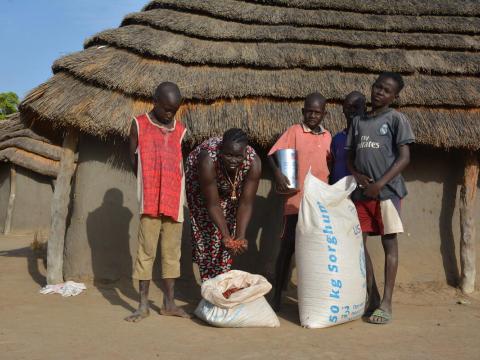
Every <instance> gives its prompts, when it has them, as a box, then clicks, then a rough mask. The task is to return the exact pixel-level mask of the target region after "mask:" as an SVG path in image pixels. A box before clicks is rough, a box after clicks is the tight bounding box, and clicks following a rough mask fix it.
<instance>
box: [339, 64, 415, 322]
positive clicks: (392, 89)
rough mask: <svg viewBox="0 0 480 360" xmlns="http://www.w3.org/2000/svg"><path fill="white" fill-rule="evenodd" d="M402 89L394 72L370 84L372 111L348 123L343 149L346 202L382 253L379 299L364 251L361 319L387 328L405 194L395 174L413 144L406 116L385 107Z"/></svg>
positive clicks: (366, 252)
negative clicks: (350, 189)
mask: <svg viewBox="0 0 480 360" xmlns="http://www.w3.org/2000/svg"><path fill="white" fill-rule="evenodd" d="M403 86H404V83H403V79H402V76H401V75H400V74H397V73H391V72H385V73H382V74H380V76H379V77H378V78H377V80H376V81H375V83H374V84H373V85H372V93H371V103H372V111H371V112H369V113H368V114H367V115H366V116H363V117H356V118H355V119H354V120H353V122H352V125H351V128H350V130H349V133H348V137H347V142H346V146H345V148H346V149H347V150H348V151H349V156H348V168H349V170H350V172H351V173H352V175H353V176H354V177H355V179H356V180H357V183H358V188H357V190H355V192H354V193H353V194H352V200H353V201H354V203H355V206H356V208H357V213H358V218H359V220H360V225H361V227H362V232H363V234H364V241H366V238H367V236H368V235H381V237H382V245H383V249H384V251H385V289H384V294H383V299H380V294H379V292H378V288H377V285H376V282H375V277H374V274H373V267H372V262H371V259H370V256H369V254H368V251H367V249H366V247H365V258H366V267H367V291H368V305H367V309H366V312H365V316H366V317H367V320H368V322H370V323H373V324H387V323H388V322H390V320H391V314H392V294H393V288H394V285H395V277H396V275H397V267H398V242H397V234H398V233H402V232H403V225H402V221H401V219H400V203H401V199H403V198H404V197H405V196H406V195H407V190H406V187H405V181H404V180H403V177H402V175H401V172H402V171H403V170H404V169H405V168H406V166H407V165H408V163H409V162H410V148H409V144H411V143H413V142H414V141H415V137H414V135H413V132H412V129H411V127H410V123H409V121H408V119H407V117H406V116H405V115H404V114H402V113H400V112H397V111H396V110H394V109H392V108H391V107H390V105H391V104H392V103H393V102H394V101H395V99H396V98H397V97H398V95H399V93H400V91H401V90H402V89H403Z"/></svg>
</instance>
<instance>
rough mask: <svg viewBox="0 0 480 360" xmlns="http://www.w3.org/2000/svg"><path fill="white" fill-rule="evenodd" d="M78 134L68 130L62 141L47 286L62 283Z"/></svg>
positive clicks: (53, 211) (54, 197)
mask: <svg viewBox="0 0 480 360" xmlns="http://www.w3.org/2000/svg"><path fill="white" fill-rule="evenodd" d="M77 144H78V134H77V132H76V131H74V130H70V131H69V132H68V133H67V135H66V137H65V139H64V140H63V154H62V156H61V158H60V169H59V172H58V177H57V181H56V186H55V190H54V192H53V198H52V213H51V219H52V220H51V226H50V236H49V238H48V248H47V284H49V285H55V284H59V283H62V282H63V252H64V244H65V232H66V226H67V225H66V224H67V216H68V205H69V203H70V193H71V182H72V177H73V173H74V171H75V150H76V148H77Z"/></svg>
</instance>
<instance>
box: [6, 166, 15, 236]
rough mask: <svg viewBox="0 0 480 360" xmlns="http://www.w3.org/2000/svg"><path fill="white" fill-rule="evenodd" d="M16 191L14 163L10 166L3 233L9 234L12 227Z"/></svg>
mask: <svg viewBox="0 0 480 360" xmlns="http://www.w3.org/2000/svg"><path fill="white" fill-rule="evenodd" d="M16 192H17V170H16V169H15V165H14V164H12V166H11V167H10V197H9V198H8V206H7V217H6V218H5V227H4V228H3V233H4V234H5V235H8V234H10V230H11V228H12V218H13V207H14V205H15V194H16Z"/></svg>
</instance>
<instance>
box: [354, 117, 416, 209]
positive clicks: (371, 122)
mask: <svg viewBox="0 0 480 360" xmlns="http://www.w3.org/2000/svg"><path fill="white" fill-rule="evenodd" d="M413 142H415V135H414V134H413V131H412V128H411V126H410V122H409V121H408V119H407V117H406V116H405V115H404V114H402V113H400V112H398V111H396V110H394V109H387V110H386V111H384V112H382V113H380V114H376V115H375V116H368V115H365V116H364V117H359V116H357V117H356V118H354V119H353V121H352V126H351V127H350V131H349V132H348V136H347V142H346V145H345V149H348V150H354V151H355V168H356V169H357V171H358V172H360V173H362V174H364V175H367V176H369V177H371V178H372V179H373V180H374V181H378V180H379V179H380V178H381V177H382V176H383V175H384V174H385V173H386V172H387V171H388V169H390V167H391V166H392V164H393V163H394V162H395V160H396V159H397V157H398V148H399V146H401V145H405V144H411V143H413ZM406 195H407V188H406V187H405V180H404V179H403V177H402V175H398V176H396V177H394V178H393V179H392V180H390V182H389V183H388V184H387V185H386V186H384V187H383V188H382V189H381V191H380V195H379V199H380V200H386V199H390V198H392V197H393V196H398V197H400V198H403V197H405V196H406ZM365 198H366V197H365V196H363V192H362V191H361V189H357V190H356V191H355V192H354V193H353V194H352V199H354V200H361V199H365Z"/></svg>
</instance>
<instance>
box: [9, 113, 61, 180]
mask: <svg viewBox="0 0 480 360" xmlns="http://www.w3.org/2000/svg"><path fill="white" fill-rule="evenodd" d="M61 155H62V147H61V146H58V145H54V144H52V143H51V141H50V140H48V139H47V138H45V137H43V136H41V135H39V134H37V133H35V132H34V131H33V130H32V129H30V128H29V127H27V126H26V124H25V122H23V121H21V120H20V116H19V114H18V113H17V114H14V115H12V116H10V117H8V118H7V119H6V120H3V121H1V122H0V161H4V162H10V163H12V164H15V165H18V166H21V167H24V168H26V169H29V170H32V171H34V172H36V173H39V174H42V175H46V176H51V177H57V174H58V170H59V168H60V157H61Z"/></svg>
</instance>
